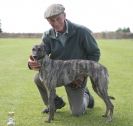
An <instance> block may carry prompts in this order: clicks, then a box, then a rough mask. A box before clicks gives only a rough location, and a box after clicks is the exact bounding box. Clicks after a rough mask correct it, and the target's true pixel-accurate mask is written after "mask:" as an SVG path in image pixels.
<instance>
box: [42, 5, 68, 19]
mask: <svg viewBox="0 0 133 126" xmlns="http://www.w3.org/2000/svg"><path fill="white" fill-rule="evenodd" d="M64 11H65V7H64V6H63V5H62V4H52V5H50V6H49V7H48V8H47V9H46V11H45V12H44V18H49V17H52V16H56V15H59V14H61V13H63V12H64Z"/></svg>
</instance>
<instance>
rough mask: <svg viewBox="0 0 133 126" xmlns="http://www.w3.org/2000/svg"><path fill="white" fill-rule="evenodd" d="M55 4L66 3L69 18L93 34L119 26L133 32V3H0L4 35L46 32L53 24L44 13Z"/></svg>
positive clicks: (122, 0) (118, 0)
mask: <svg viewBox="0 0 133 126" xmlns="http://www.w3.org/2000/svg"><path fill="white" fill-rule="evenodd" d="M52 3H61V4H63V5H64V6H65V8H66V14H67V19H69V20H71V21H72V22H75V23H78V24H82V25H85V26H87V27H88V28H90V29H91V30H92V31H93V32H101V31H115V30H117V29H118V28H119V27H121V28H124V27H130V29H131V31H132V32H133V0H0V20H1V27H2V30H3V32H33V33H34V32H40V33H42V32H44V31H45V30H47V29H48V28H50V25H49V24H48V22H47V21H46V20H45V19H44V17H43V14H44V11H45V9H46V8H47V7H48V6H49V5H50V4H52Z"/></svg>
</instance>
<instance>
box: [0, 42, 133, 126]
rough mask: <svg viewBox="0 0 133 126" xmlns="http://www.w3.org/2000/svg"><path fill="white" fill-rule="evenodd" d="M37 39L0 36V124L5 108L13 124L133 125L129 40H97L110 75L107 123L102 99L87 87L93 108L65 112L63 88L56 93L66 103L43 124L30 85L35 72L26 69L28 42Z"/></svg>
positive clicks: (39, 105) (38, 100) (132, 57)
mask: <svg viewBox="0 0 133 126" xmlns="http://www.w3.org/2000/svg"><path fill="white" fill-rule="evenodd" d="M39 41H40V39H0V59H1V60H0V126H5V125H6V120H7V117H8V116H7V114H8V112H9V111H14V112H15V120H16V126H43V125H45V126H81V125H82V126H101V125H102V126H106V125H109V126H132V125H133V120H132V117H133V100H132V99H133V95H132V90H133V84H132V83H133V78H132V76H133V67H132V65H133V40H98V44H99V47H100V48H101V60H100V62H101V63H102V64H104V65H105V66H106V67H107V68H108V70H109V74H110V84H109V94H110V95H112V96H114V97H115V98H116V100H115V101H112V102H113V104H114V106H115V110H114V116H113V122H111V123H109V124H107V123H106V122H105V119H104V118H102V117H101V115H102V114H103V113H104V111H105V105H104V103H103V101H102V100H101V99H100V98H99V97H98V96H97V95H96V94H95V93H94V91H93V90H92V88H91V84H88V87H89V89H90V91H91V93H92V95H93V96H94V98H95V108H94V109H93V110H90V109H88V110H87V114H85V115H83V116H81V117H73V116H72V115H71V114H70V111H69V105H68V101H67V97H66V93H65V90H64V88H63V87H60V88H58V89H57V93H58V94H60V96H62V97H63V99H64V100H65V101H66V103H67V105H66V106H65V107H64V108H63V109H61V110H59V111H58V112H57V113H56V114H55V121H53V122H52V123H51V124H47V123H44V120H46V119H47V115H42V114H41V113H40V111H41V110H42V109H43V107H44V105H43V103H42V100H41V98H40V95H39V92H38V90H37V88H36V86H35V85H34V82H33V76H34V75H35V73H36V72H35V71H30V70H29V69H28V68H27V60H28V56H29V54H30V53H31V51H30V50H31V48H32V45H33V44H35V43H38V42H39Z"/></svg>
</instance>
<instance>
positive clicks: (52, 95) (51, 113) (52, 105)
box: [48, 89, 56, 123]
mask: <svg viewBox="0 0 133 126" xmlns="http://www.w3.org/2000/svg"><path fill="white" fill-rule="evenodd" d="M55 93H56V91H55V89H50V90H49V99H48V100H49V117H48V122H49V123H50V122H51V120H53V119H54V113H55V103H54V99H55V95H56V94H55Z"/></svg>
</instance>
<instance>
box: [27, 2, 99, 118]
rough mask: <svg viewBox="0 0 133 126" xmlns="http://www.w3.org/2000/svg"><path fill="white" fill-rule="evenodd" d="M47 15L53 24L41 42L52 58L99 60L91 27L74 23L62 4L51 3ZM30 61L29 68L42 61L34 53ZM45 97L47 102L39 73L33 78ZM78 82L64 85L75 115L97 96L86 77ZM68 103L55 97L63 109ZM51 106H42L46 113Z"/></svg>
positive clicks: (90, 105) (79, 113)
mask: <svg viewBox="0 0 133 126" xmlns="http://www.w3.org/2000/svg"><path fill="white" fill-rule="evenodd" d="M44 17H45V18H46V20H47V21H48V22H49V24H50V25H51V26H52V28H51V29H50V30H48V31H46V32H44V34H43V37H42V44H44V47H45V49H46V53H47V54H48V55H49V56H50V58H51V59H61V60H70V59H86V60H94V61H98V60H99V57H100V50H99V48H98V46H97V43H96V41H95V39H94V38H93V36H92V35H91V32H90V30H89V29H88V28H86V27H84V26H80V25H77V24H74V23H72V22H70V21H69V20H67V19H66V14H65V8H64V6H63V5H61V4H52V5H50V6H49V7H48V8H47V9H46V11H45V13H44ZM28 65H29V68H30V69H33V70H39V68H40V64H38V63H37V61H35V60H34V59H32V57H30V58H29V61H28ZM34 81H35V83H36V85H37V87H38V89H39V92H40V94H41V97H42V100H43V102H44V104H45V105H48V98H47V92H46V89H45V87H44V86H43V85H42V82H41V80H40V79H39V74H37V75H36V76H35V79H34ZM75 83H78V84H77V85H78V87H77V86H75V84H74V83H71V84H69V85H67V86H65V90H66V93H67V97H68V101H69V104H70V109H71V112H72V114H73V115H75V116H79V115H82V114H83V113H84V112H85V110H86V108H87V107H88V108H93V107H94V99H93V97H92V96H91V95H90V93H89V90H88V89H87V88H86V83H87V78H82V77H81V79H80V80H79V81H75ZM64 106H65V102H64V101H63V99H62V98H61V97H59V96H56V97H55V107H56V110H57V109H61V108H62V107H64ZM48 112H49V109H48V108H46V109H44V110H43V113H48Z"/></svg>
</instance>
